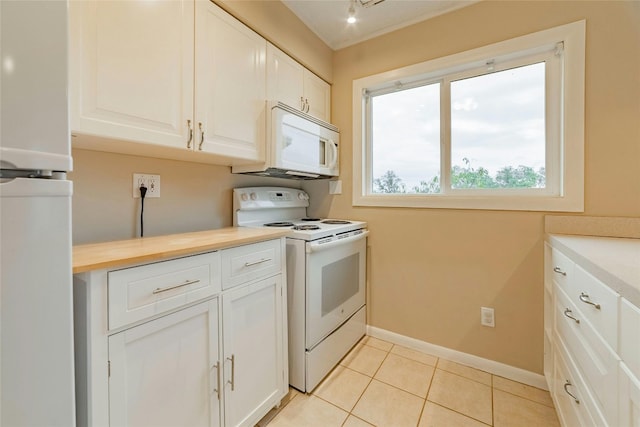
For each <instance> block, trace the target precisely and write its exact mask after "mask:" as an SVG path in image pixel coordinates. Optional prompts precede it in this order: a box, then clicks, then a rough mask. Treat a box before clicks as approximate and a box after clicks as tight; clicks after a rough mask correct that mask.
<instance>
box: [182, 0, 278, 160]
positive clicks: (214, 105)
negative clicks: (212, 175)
mask: <svg viewBox="0 0 640 427" xmlns="http://www.w3.org/2000/svg"><path fill="white" fill-rule="evenodd" d="M266 44H267V42H266V41H265V40H264V39H263V38H262V37H260V36H259V35H258V34H256V33H255V32H253V31H252V30H251V29H249V28H248V27H246V26H245V25H243V24H242V23H241V22H239V21H237V20H236V19H235V18H233V17H232V16H231V15H229V14H228V13H226V12H225V11H223V10H222V9H220V8H219V7H218V6H216V5H215V4H213V3H211V2H210V1H204V0H198V1H196V77H195V80H196V81H195V105H196V123H195V125H196V141H195V144H196V150H200V151H205V152H208V153H214V154H218V155H221V156H225V157H231V158H236V159H245V160H251V161H263V160H264V144H265V129H266V116H265V106H266V102H265V101H266V65H265V56H266Z"/></svg>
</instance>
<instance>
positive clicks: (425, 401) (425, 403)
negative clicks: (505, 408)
mask: <svg viewBox="0 0 640 427" xmlns="http://www.w3.org/2000/svg"><path fill="white" fill-rule="evenodd" d="M365 336H366V335H365ZM381 341H383V340H381ZM383 342H386V341H383ZM358 344H361V345H366V346H367V347H370V348H373V349H376V350H379V351H382V352H384V353H386V354H385V356H384V358H383V359H382V361H381V362H380V364H379V365H378V367H377V369H375V371H374V372H373V374H372V375H371V376H370V375H368V374H365V373H363V372H360V371H358V370H355V369H352V368H350V367H348V366H345V365H341V364H340V363H339V364H338V365H336V367H337V366H341V367H342V368H343V369H348V370H349V371H351V372H354V373H357V374H360V375H364V376H365V377H368V378H369V380H368V382H367V384H366V386H365V387H364V388H363V390H362V392H361V393H360V394H359V396H358V398H357V399H356V401H355V403H354V404H353V406H352V407H351V409H350V410H345V409H343V408H341V407H339V406H338V405H336V404H334V403H332V402H330V401H328V400H326V399H324V398H322V397H320V396H318V395H316V394H314V393H313V392H312V393H309V394H306V393H296V394H295V395H294V396H293V397H292V398H291V399H289V400H288V401H287V403H286V404H285V405H282V407H281V408H279V411H278V412H277V413H276V414H274V416H273V417H272V418H271V419H270V420H269V422H271V421H273V419H274V418H275V417H276V416H277V415H278V414H279V412H281V411H282V410H283V409H284V408H285V407H286V406H288V404H289V403H291V402H292V401H293V400H295V399H296V398H297V397H298V396H297V395H298V394H305V395H307V396H309V397H311V396H314V397H316V398H318V399H320V400H322V401H323V402H326V403H328V404H330V405H331V406H333V407H335V408H337V409H339V410H340V411H343V412H346V413H347V416H346V418H345V420H344V421H343V422H342V424H341V426H343V427H344V425H345V423H346V422H347V420H348V419H349V417H350V416H353V417H354V418H356V419H358V420H361V421H363V422H366V423H367V424H371V423H370V422H369V421H367V420H366V419H364V418H362V417H359V416H357V415H355V414H354V413H353V410H354V409H355V408H356V406H357V405H358V403H360V401H361V400H362V397H363V396H364V394H365V392H366V390H367V389H368V388H369V387H370V386H371V384H372V383H373V380H377V381H378V382H380V383H382V384H385V385H387V386H389V387H392V388H394V389H396V390H399V391H402V392H405V393H407V394H409V395H412V396H415V397H417V398H419V399H422V400H423V404H422V408H421V410H420V413H419V415H418V420H417V424H416V425H419V424H420V420H421V419H422V416H423V415H424V411H425V408H426V405H427V402H430V403H432V404H434V405H436V406H439V407H441V408H444V409H446V410H448V411H452V412H454V413H456V414H458V415H461V416H464V417H466V418H469V419H472V420H475V421H478V422H480V423H482V424H483V425H487V424H485V423H484V422H483V421H481V420H478V419H476V418H474V417H471V416H469V415H467V414H464V413H462V412H459V411H457V410H454V409H452V408H449V407H447V406H444V405H442V404H440V403H437V402H433V401H431V400H429V394H430V393H431V391H432V386H433V381H434V378H435V375H436V372H437V371H438V370H440V371H442V372H446V373H448V374H451V375H455V376H457V377H460V378H463V379H466V380H469V381H473V382H474V383H477V384H481V385H484V386H487V387H489V388H490V390H491V426H494V425H495V400H494V392H495V390H499V391H501V392H503V393H507V394H509V395H511V396H513V397H516V398H520V399H523V400H525V401H528V402H530V403H533V404H536V405H539V406H540V407H544V408H549V409H552V410H554V411H555V412H556V416H557V409H556V408H555V405H553V402H552V406H548V405H546V404H544V403H541V402H539V401H537V400H533V399H531V398H529V397H525V396H521V395H518V394H515V393H512V392H510V391H506V390H502V389H500V388H496V387H495V386H494V377H496V375H494V374H491V373H489V372H486V371H482V370H480V369H477V368H473V367H470V366H466V365H461V366H464V367H466V368H469V369H473V370H477V371H479V372H484V373H486V374H489V375H490V385H487V384H486V383H484V382H482V381H478V380H476V379H473V378H468V377H466V376H464V375H461V374H458V373H456V372H450V371H448V370H445V369H442V368H440V367H439V366H440V364H441V361H449V360H448V359H444V358H441V357H436V356H433V355H431V354H429V353H424V352H421V351H418V350H414V351H416V352H417V353H421V354H425V355H427V356H431V357H434V358H435V359H436V361H435V364H434V365H430V364H428V363H424V362H422V361H420V360H415V359H412V358H410V357H405V356H403V355H401V354H396V353H392V350H393V348H394V347H396V344H393V343H389V344H391V347H390V348H389V349H388V350H385V349H383V348H380V347H377V346H374V345H369V344H368V343H364V342H362V340H361V341H360V342H358ZM355 347H356V346H354V348H353V349H355ZM385 347H386V346H385ZM398 347H402V346H398ZM353 349H352V350H351V351H353ZM409 350H412V349H409ZM390 354H394V355H395V356H398V357H400V358H402V359H405V360H409V361H412V362H417V363H420V364H421V365H425V366H428V367H430V368H433V374H432V375H431V378H430V380H429V384H428V387H427V391H426V395H425V397H424V398H423V397H421V396H419V395H417V394H414V393H412V392H410V391H408V390H404V389H403V388H401V387H398V386H395V385H393V384H388V383H387V382H385V381H382V380H380V379H376V378H375V376H376V374H377V373H378V372H379V371H380V369H381V368H382V365H383V364H384V362H385V361H386V360H387V359H388V357H389V355H390ZM345 357H346V355H345ZM341 362H342V360H341ZM450 362H453V363H456V364H458V363H457V362H454V361H450ZM334 369H335V368H334ZM327 377H328V376H327ZM498 377H499V376H498ZM500 378H504V377H500ZM505 379H506V380H509V381H513V382H514V383H517V384H522V385H524V386H528V385H527V384H523V383H520V382H518V381H514V380H510V379H509V378H505ZM528 387H532V388H534V389H538V388H537V387H533V386H528ZM538 390H541V391H543V392H544V391H545V390H542V389H538Z"/></svg>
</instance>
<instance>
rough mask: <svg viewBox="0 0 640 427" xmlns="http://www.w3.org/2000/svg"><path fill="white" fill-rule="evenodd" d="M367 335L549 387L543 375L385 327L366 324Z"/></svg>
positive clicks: (537, 385) (541, 386)
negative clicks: (388, 329) (398, 332)
mask: <svg viewBox="0 0 640 427" xmlns="http://www.w3.org/2000/svg"><path fill="white" fill-rule="evenodd" d="M367 335H370V336H372V337H374V338H379V339H381V340H385V341H388V342H391V343H393V344H398V345H401V346H403V347H407V348H411V349H413V350H418V351H421V352H423V353H429V354H432V355H434V356H437V357H441V358H443V359H447V360H451V361H452V362H456V363H460V364H461V365H465V366H470V367H472V368H476V369H480V370H481V371H485V372H489V373H490V374H493V375H498V376H500V377H504V378H507V379H510V380H513V381H517V382H520V383H523V384H527V385H530V386H533V387H537V388H540V389H543V390H548V389H549V387H548V386H547V381H546V379H545V378H544V375H540V374H536V373H534V372H531V371H527V370H524V369H521V368H516V367H514V366H510V365H505V364H504V363H500V362H496V361H494V360H489V359H485V358H483V357H479V356H474V355H473V354H469V353H463V352H461V351H457V350H452V349H450V348H447V347H442V346H439V345H436V344H431V343H428V342H426V341H420V340H418V339H415V338H410V337H407V336H404V335H400V334H397V333H395V332H391V331H387V330H385V329H380V328H376V327H374V326H369V325H367Z"/></svg>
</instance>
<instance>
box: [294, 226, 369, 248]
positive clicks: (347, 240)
mask: <svg viewBox="0 0 640 427" xmlns="http://www.w3.org/2000/svg"><path fill="white" fill-rule="evenodd" d="M368 234H369V231H368V230H363V231H362V233H359V234H356V235H355V236H349V237H345V238H344V239H336V240H332V241H330V242H327V243H319V242H317V241H316V242H310V243H307V245H306V246H307V248H306V252H307V253H308V254H310V253H312V252H320V251H324V250H325V249H331V248H335V247H336V246H341V245H346V244H349V243H353V242H357V241H358V240H361V239H364V238H365V237H367V235H368Z"/></svg>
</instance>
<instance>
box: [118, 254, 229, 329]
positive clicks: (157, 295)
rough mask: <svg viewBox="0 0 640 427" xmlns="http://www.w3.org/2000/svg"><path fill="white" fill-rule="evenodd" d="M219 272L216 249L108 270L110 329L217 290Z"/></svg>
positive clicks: (198, 298)
mask: <svg viewBox="0 0 640 427" xmlns="http://www.w3.org/2000/svg"><path fill="white" fill-rule="evenodd" d="M219 272H220V253H219V252H211V253H207V254H201V255H194V256H189V257H184V258H177V259H172V260H169V261H162V262H156V263H153V264H146V265H141V266H138V267H131V268H125V269H123V270H116V271H110V272H109V273H108V279H107V280H108V305H109V329H116V328H119V327H121V326H124V325H127V324H130V323H133V322H137V321H139V320H142V319H145V318H148V317H151V316H155V315H158V314H162V313H164V312H166V311H169V310H172V309H174V308H177V307H180V306H182V305H185V304H188V303H191V302H194V301H198V300H200V299H202V298H205V297H207V296H210V295H213V294H215V293H217V292H220V279H219Z"/></svg>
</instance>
